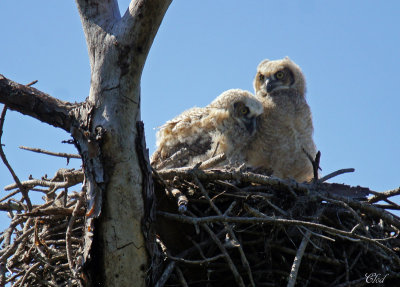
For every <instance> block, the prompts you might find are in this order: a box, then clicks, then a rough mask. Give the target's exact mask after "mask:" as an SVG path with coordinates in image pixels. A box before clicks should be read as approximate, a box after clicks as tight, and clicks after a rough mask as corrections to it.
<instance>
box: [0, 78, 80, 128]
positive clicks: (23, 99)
mask: <svg viewBox="0 0 400 287" xmlns="http://www.w3.org/2000/svg"><path fill="white" fill-rule="evenodd" d="M0 103H3V104H5V105H7V106H8V108H9V109H11V110H14V111H17V112H20V113H22V114H24V115H28V116H31V117H34V118H35V119H38V120H39V121H42V122H45V123H48V124H49V125H52V126H55V127H57V128H62V129H64V130H65V131H67V132H69V131H70V128H71V125H72V121H73V118H72V116H70V115H69V112H70V111H71V110H72V108H73V107H74V105H72V104H71V103H68V102H64V101H61V100H59V99H56V98H53V97H51V96H49V95H48V94H46V93H43V92H41V91H39V90H37V89H35V88H32V87H27V86H25V85H21V84H18V83H16V82H13V81H11V80H9V79H7V78H5V77H4V76H3V75H0Z"/></svg>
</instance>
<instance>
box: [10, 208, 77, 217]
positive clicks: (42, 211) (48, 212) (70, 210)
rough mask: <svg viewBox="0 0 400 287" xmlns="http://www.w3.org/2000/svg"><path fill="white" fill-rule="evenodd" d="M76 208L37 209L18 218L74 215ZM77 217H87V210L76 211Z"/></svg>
mask: <svg viewBox="0 0 400 287" xmlns="http://www.w3.org/2000/svg"><path fill="white" fill-rule="evenodd" d="M74 210H75V209H74V208H66V207H49V208H46V209H37V210H35V211H32V212H26V213H21V214H17V216H20V217H36V216H43V215H64V216H68V215H72V214H73V212H74ZM76 215H77V216H83V215H85V210H83V209H79V210H77V211H76Z"/></svg>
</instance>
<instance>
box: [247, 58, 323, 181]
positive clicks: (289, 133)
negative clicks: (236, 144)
mask: <svg viewBox="0 0 400 287" xmlns="http://www.w3.org/2000/svg"><path fill="white" fill-rule="evenodd" d="M254 90H255V93H256V98H257V99H258V100H259V101H260V102H261V103H262V105H263V107H264V113H263V114H262V116H261V117H260V120H259V123H258V127H257V129H258V131H257V134H256V136H255V137H254V140H253V141H252V142H251V145H250V148H249V153H248V156H247V163H248V164H249V165H250V166H252V167H255V168H263V169H267V170H268V169H269V170H272V171H273V175H275V176H277V177H280V178H292V179H295V180H297V181H299V182H302V181H308V180H311V179H312V178H313V168H312V163H311V161H310V160H309V159H308V157H307V154H309V155H311V156H312V157H314V156H315V154H316V147H315V144H314V141H313V131H314V129H313V123H312V116H311V110H310V107H309V106H308V104H307V101H306V97H305V92H306V82H305V78H304V75H303V73H302V71H301V69H300V67H299V66H298V65H296V64H295V63H294V62H293V61H291V60H290V59H289V58H288V57H286V58H284V59H280V60H275V61H270V60H264V61H262V62H261V63H260V64H259V65H258V67H257V73H256V76H255V78H254ZM306 153H307V154H306Z"/></svg>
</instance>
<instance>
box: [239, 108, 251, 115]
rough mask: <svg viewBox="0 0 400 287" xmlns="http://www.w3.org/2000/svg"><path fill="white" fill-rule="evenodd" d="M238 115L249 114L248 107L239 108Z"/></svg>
mask: <svg viewBox="0 0 400 287" xmlns="http://www.w3.org/2000/svg"><path fill="white" fill-rule="evenodd" d="M240 113H241V114H242V115H247V114H248V113H249V108H248V107H241V108H240Z"/></svg>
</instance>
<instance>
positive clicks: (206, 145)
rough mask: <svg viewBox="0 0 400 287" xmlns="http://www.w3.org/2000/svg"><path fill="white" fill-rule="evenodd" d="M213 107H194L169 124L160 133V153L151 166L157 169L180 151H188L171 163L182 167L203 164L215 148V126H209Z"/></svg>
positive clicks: (154, 155)
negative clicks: (203, 160)
mask: <svg viewBox="0 0 400 287" xmlns="http://www.w3.org/2000/svg"><path fill="white" fill-rule="evenodd" d="M209 120H210V109H209V108H197V107H195V108H192V109H189V110H186V111H185V112H183V113H182V114H180V115H179V116H177V117H175V118H173V119H172V120H170V121H168V122H167V123H165V124H164V125H163V126H161V127H160V129H159V131H158V132H157V146H158V147H157V150H156V151H155V152H154V154H153V155H152V159H151V163H152V165H153V166H155V167H157V166H159V165H160V163H161V162H163V161H165V160H167V159H169V158H170V157H171V156H173V155H174V154H176V153H177V152H179V151H182V150H183V149H185V152H184V157H182V158H179V160H178V161H175V162H172V163H171V164H168V167H178V166H179V167H182V166H188V165H190V164H193V163H195V161H197V162H198V161H201V160H202V159H203V158H204V157H205V156H206V155H207V153H209V151H210V150H211V149H212V146H213V132H215V125H213V124H210V123H209Z"/></svg>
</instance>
